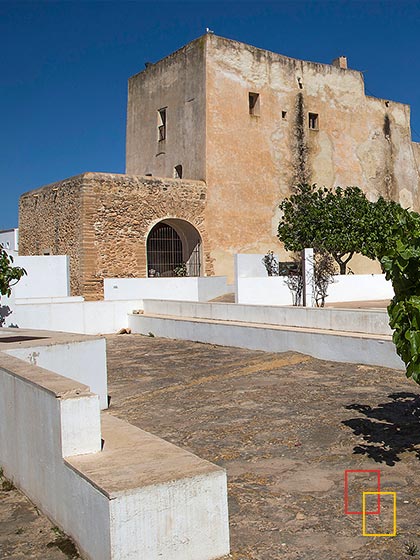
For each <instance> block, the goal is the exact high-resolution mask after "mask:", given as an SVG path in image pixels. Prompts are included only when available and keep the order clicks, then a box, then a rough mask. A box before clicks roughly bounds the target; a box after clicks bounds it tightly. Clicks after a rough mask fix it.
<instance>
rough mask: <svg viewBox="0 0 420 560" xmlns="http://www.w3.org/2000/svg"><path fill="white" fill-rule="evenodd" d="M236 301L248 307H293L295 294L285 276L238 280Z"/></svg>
mask: <svg viewBox="0 0 420 560" xmlns="http://www.w3.org/2000/svg"><path fill="white" fill-rule="evenodd" d="M235 301H236V303H242V304H246V305H249V304H255V305H293V294H292V292H291V291H290V290H289V288H288V287H287V286H286V284H285V282H284V278H283V276H265V277H260V278H237V279H236V284H235Z"/></svg>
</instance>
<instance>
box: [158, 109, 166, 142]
mask: <svg viewBox="0 0 420 560" xmlns="http://www.w3.org/2000/svg"><path fill="white" fill-rule="evenodd" d="M165 139H166V109H159V111H158V142H162V141H163V140H165Z"/></svg>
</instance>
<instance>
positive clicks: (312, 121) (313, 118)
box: [309, 113, 318, 130]
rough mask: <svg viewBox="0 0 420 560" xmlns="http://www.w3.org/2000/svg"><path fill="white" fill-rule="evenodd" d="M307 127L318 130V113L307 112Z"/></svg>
mask: <svg viewBox="0 0 420 560" xmlns="http://www.w3.org/2000/svg"><path fill="white" fill-rule="evenodd" d="M309 128H310V129H311V130H318V113H309Z"/></svg>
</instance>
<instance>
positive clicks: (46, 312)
mask: <svg viewBox="0 0 420 560" xmlns="http://www.w3.org/2000/svg"><path fill="white" fill-rule="evenodd" d="M1 303H2V305H4V306H10V309H11V311H12V313H11V314H10V315H7V317H5V323H4V326H5V327H8V326H17V327H20V328H27V329H46V330H52V331H63V332H71V333H80V334H111V333H115V332H118V331H119V330H120V329H122V328H125V327H127V326H128V320H127V313H131V312H132V311H133V310H134V309H141V308H142V307H143V302H142V301H139V300H134V301H131V300H129V301H84V300H83V298H68V299H65V300H63V299H61V300H60V299H58V300H55V299H51V298H45V299H44V300H42V299H40V298H37V299H34V300H19V299H16V298H10V299H6V298H2V300H1Z"/></svg>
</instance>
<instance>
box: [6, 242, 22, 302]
mask: <svg viewBox="0 0 420 560" xmlns="http://www.w3.org/2000/svg"><path fill="white" fill-rule="evenodd" d="M25 274H26V270H25V269H24V268H21V267H20V266H13V257H12V255H9V254H8V253H7V252H6V251H5V250H4V249H3V248H2V247H0V295H2V296H10V294H11V293H12V287H13V286H14V285H15V284H17V282H19V280H20V279H21V278H22V276H24V275H25Z"/></svg>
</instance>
